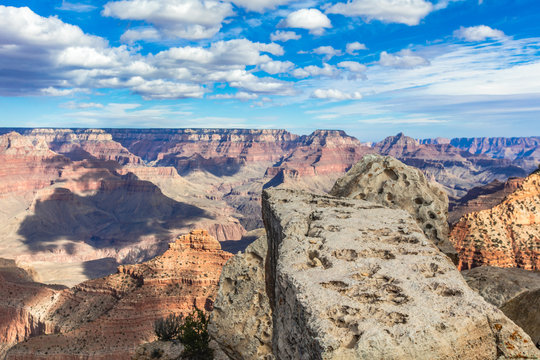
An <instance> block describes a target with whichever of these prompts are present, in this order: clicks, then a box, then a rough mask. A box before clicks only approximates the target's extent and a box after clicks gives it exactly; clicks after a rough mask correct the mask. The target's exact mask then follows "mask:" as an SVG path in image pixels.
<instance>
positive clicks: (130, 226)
mask: <svg viewBox="0 0 540 360" xmlns="http://www.w3.org/2000/svg"><path fill="white" fill-rule="evenodd" d="M0 134H1V135H0V160H2V162H3V166H2V167H1V168H0V231H1V232H0V233H1V234H2V235H1V236H0V251H1V254H2V257H3V258H5V259H4V260H2V261H0V281H1V282H2V290H1V291H2V293H3V296H4V299H3V302H2V303H1V304H0V316H1V318H2V319H3V320H2V321H0V325H2V326H3V327H0V358H1V355H2V353H6V352H7V350H8V349H9V348H11V347H12V346H13V345H14V344H16V343H20V344H19V345H16V346H15V347H14V348H12V349H11V350H10V352H9V358H10V359H29V358H31V357H30V355H29V354H32V353H36V354H40V356H42V357H44V358H47V357H55V356H56V358H61V359H72V358H76V355H75V354H77V353H83V354H86V355H85V356H92V358H103V359H105V358H108V357H110V356H115V357H118V358H122V356H126V357H125V358H129V357H127V356H128V355H126V354H129V356H131V355H133V354H134V351H135V348H134V346H136V345H137V344H140V343H144V342H147V341H152V340H153V339H154V337H153V334H152V328H151V324H152V322H153V321H154V320H155V319H156V318H157V317H162V316H165V315H167V313H170V312H174V313H186V312H188V311H189V310H191V309H193V307H194V306H195V305H197V306H198V307H206V308H208V309H210V308H212V305H211V304H212V302H213V299H214V298H215V295H216V292H217V279H218V278H219V273H220V271H221V267H222V266H223V265H224V264H225V262H226V261H227V259H228V258H229V257H231V256H232V255H231V254H229V253H227V252H223V251H222V250H220V249H221V248H223V249H230V250H231V251H234V252H236V251H238V250H243V249H244V248H245V247H246V246H247V245H248V244H249V243H251V242H253V240H255V239H257V238H261V236H262V235H261V232H260V230H256V229H260V228H262V227H264V225H265V222H266V223H267V224H266V225H268V222H269V221H270V220H268V219H267V220H264V221H263V217H262V216H261V212H262V210H263V208H262V204H263V203H264V202H265V201H266V202H268V199H267V200H265V199H263V197H262V194H263V190H265V191H271V190H272V189H278V190H280V191H281V190H282V191H294V192H293V193H290V194H296V191H309V192H310V193H311V194H312V195H310V196H322V197H323V198H316V199H318V200H316V201H317V202H320V201H322V202H325V201H326V200H324V196H327V195H326V194H327V193H328V192H329V191H330V190H331V189H332V187H333V186H334V184H335V183H336V180H338V179H339V178H340V177H342V176H343V175H344V174H345V172H347V171H349V170H351V169H352V168H353V166H355V164H357V163H359V162H360V161H362V159H363V158H364V157H365V156H366V155H370V156H378V155H377V154H380V155H382V156H392V157H395V158H396V159H398V160H400V161H401V162H402V163H403V164H404V165H403V164H402V165H403V166H402V165H399V166H397V165H396V166H394V167H392V171H393V172H394V174H405V173H406V174H407V176H411V177H412V178H414V179H416V180H415V182H416V181H417V180H418V181H420V180H419V179H424V180H422V181H423V182H422V184H423V185H422V187H421V189H420V190H415V189H409V186H408V185H406V182H405V181H408V180H407V178H401V177H400V176H397V178H396V179H393V177H392V176H391V174H390V172H388V171H387V172H384V171H383V170H381V171H379V170H380V169H379V170H376V169H375V168H373V169H372V176H373V175H376V176H373V178H370V179H364V180H361V181H362V182H363V184H364V186H370V187H371V188H373V189H372V190H373V195H374V196H373V197H370V198H369V199H363V198H360V197H358V196H360V195H359V192H358V191H356V190H355V191H351V192H348V193H345V192H343V191H344V190H343V189H341V192H342V193H338V190H335V193H334V190H332V191H333V195H339V196H347V197H351V198H353V200H355V199H360V200H370V201H374V202H377V203H380V204H382V205H384V206H388V207H391V208H394V209H403V208H407V210H408V212H409V213H410V214H411V215H412V218H413V219H414V220H416V225H414V228H415V229H416V228H418V227H419V229H420V230H421V231H422V233H423V234H424V235H422V236H425V239H428V240H426V241H430V242H434V243H436V244H437V245H438V246H439V248H440V249H441V250H442V251H443V252H444V253H446V254H447V255H449V256H450V257H451V258H452V259H453V260H454V261H456V263H458V265H459V268H460V269H468V268H474V267H476V266H480V265H493V266H503V267H505V266H512V267H523V268H525V269H529V270H535V269H538V242H539V240H538V239H539V238H538V236H537V232H536V230H535V229H536V224H537V219H536V217H535V215H534V216H533V215H531V214H535V213H536V210H535V208H536V203H537V199H538V190H539V189H538V186H537V183H538V181H537V179H536V177H537V174H533V175H529V174H530V173H531V171H533V170H534V169H536V167H537V160H538V159H540V156H539V154H538V151H537V149H538V141H537V140H538V139H537V138H520V139H514V138H513V139H510V140H508V139H507V140H505V141H502V140H500V139H499V140H493V141H491V140H489V139H488V140H485V139H484V140H474V141H454V140H448V141H446V140H445V139H432V140H415V139H413V138H410V137H407V136H405V135H404V134H398V135H396V136H390V137H388V138H386V139H384V140H382V141H381V142H378V143H362V142H360V141H359V140H358V139H356V138H354V137H352V136H349V135H347V134H346V133H345V132H343V131H340V130H317V131H315V132H313V133H312V134H309V135H302V136H299V135H295V134H292V133H289V132H287V131H285V130H248V129H0ZM474 144H476V145H474ZM480 144H483V145H482V146H481V145H480ZM505 147H508V148H509V149H510V150H508V151H504V148H505ZM385 166H386V165H385ZM392 166H393V165H392ZM404 166H406V167H407V168H408V167H411V166H412V167H416V168H418V169H419V170H420V171H418V170H414V171H415V172H410V171H412V170H406V168H405V167H404ZM364 170H365V169H364ZM416 171H418V173H416ZM361 172H363V170H362V171H361ZM383 173H385V174H387V178H385V179H384V181H383V182H382V183H381V182H380V181H379V182H377V181H375V182H372V181H374V180H375V178H377V179H380V176H382V175H381V174H383ZM388 174H390V175H388ZM366 176H367V175H366ZM388 176H389V177H388ZM531 179H534V180H531ZM396 180H397V181H396ZM433 181H436V182H438V183H439V184H440V187H436V188H433V189H431V190H428V188H429V186H428V183H430V182H433ZM355 182H356V184H358V182H360V180H354V181H353V182H352V183H351V184H352V185H354V183H355ZM381 184H386V185H384V186H388V184H393V185H392V187H393V188H392V190H391V191H386V190H384V191H383V192H382V193H380V192H377V189H378V188H379V187H381V186H382V185H381ZM347 186H348V185H347ZM415 191H416V192H415ZM520 191H521V192H520ZM419 193H422V194H423V196H424V197H423V200H425V202H422V204H418V203H415V200H416V199H417V198H418V196H419ZM284 194H285V193H284ZM291 196H292V195H291ZM295 196H296V195H295ZM302 196H303V195H302ZM302 196H300V198H302ZM366 197H367V196H366ZM313 199H315V198H313ZM302 201H304V200H302ZM302 201H300V202H302ZM313 201H315V200H313ZM505 202H506V203H505ZM448 203H450V213H449V214H448V217H449V218H448V219H449V222H450V224H451V225H454V224H455V225H454V226H453V229H452V232H450V236H449V237H448V235H447V234H448V225H447V224H446V215H447V214H446V209H447V205H448ZM336 204H337V203H336ZM501 204H506V205H501ZM338 205H339V204H337V205H336V206H338ZM424 205H425V206H424ZM302 206H303V205H302ZM332 206H333V205H332ZM339 206H341V205H339ZM422 206H424V207H425V209H420V208H422ZM428 208H429V209H428ZM370 209H371V208H369V209H367V208H366V210H370ZM373 209H379V208H378V207H375V208H373ZM426 209H427V210H426ZM498 209H499V210H498ZM500 209H502V210H500ZM518 209H521V210H518ZM424 210H425V211H424ZM428 210H429V211H428ZM514 210H515V211H514ZM340 211H341V210H340ZM359 211H360V210H359ZM374 211H375V210H374ZM377 211H378V210H377ZM396 211H397V210H396ZM430 211H431V212H430ZM482 211H484V212H489V213H490V215H488V216H487V217H486V218H485V219H484V217H485V216H484V215H482V214H483V213H482ZM266 213H267V214H268V209H267V210H266ZM431 213H433V214H435V216H436V219H433V218H431V217H430V216H431ZM511 213H513V214H514V215H509V214H511ZM478 214H480V215H478ZM332 216H333V215H332ZM392 216H394V215H392ZM396 216H397V215H396ZM399 216H402V215H399ZM439 216H440V219H439ZM477 219H484V220H482V221H478V220H477ZM486 219H487V220H486ZM500 219H505V220H504V221H507V222H504V224H503V225H501V226H502V228H501V229H499V230H500V231H503V230H504V231H506V233H505V234H506V235H505V236H507V238H505V239H502V238H501V239H502V240H501V239H499V238H497V239H496V240H497V241H495V240H493V239H492V238H490V236H491V235H492V234H486V230H483V228H482V226H485V225H486V224H494V223H499V222H501V220H500ZM488 220H489V221H488ZM407 221H408V220H407ZM409 225H410V224H409ZM410 227H411V228H412V227H413V225H410ZM493 228H494V229H495V227H493ZM503 228H504V229H503ZM194 229H204V230H200V231H199V230H197V231H194ZM433 229H435V230H433ZM471 229H472V230H471ZM497 229H498V228H497ZM531 229H532V230H531ZM252 230H255V231H252ZM325 231H326V230H325ZM415 231H416V230H415ZM500 231H499V232H500ZM189 233H191V235H185V234H189ZM473 233H476V234H480V235H479V236H480V237H478V236H476V235H472V234H473ZM531 234H532V237H530V235H531ZM521 235H524V236H525V235H527V236H529V237H528V238H527V239H529V240H526V241H523V240H520V239H521ZM475 236H476V237H475ZM497 236H498V235H497ZM477 237H478V239H480V240H481V242H482V245H481V246H482V248H480V247H479V246H477V245H478V244H477V243H478V239H477ZM210 239H211V240H210ZM214 239H215V240H214ZM490 239H491V240H490ZM216 240H217V241H216ZM448 240H450V241H452V243H453V245H454V246H455V247H456V249H457V250H458V251H457V255H458V256H459V260H458V259H457V257H455V258H454V255H452V253H451V252H450V251H449V250H450V249H449V247H448V246H447V245H448V244H449V243H448ZM499 240H501V241H499ZM218 241H219V242H221V245H222V247H220V244H219V242H218ZM267 241H269V240H268V239H267ZM423 241H424V240H423ZM499 242H501V243H503V244H506V245H505V246H499ZM170 244H172V245H170ZM175 244H176V245H175ZM254 244H255V243H254ZM510 244H512V245H510ZM256 245H257V244H255V245H252V246H251V247H250V248H248V249H247V250H246V254H251V255H250V256H251V258H249V259H247V260H242V259H237V260H235V261H236V262H237V267H236V270H234V271H232V272H229V273H228V274H229V275H228V276H229V278H235V277H237V276H239V275H238V273H240V274H241V276H243V279H246V274H248V273H247V272H246V271H245V270H242V269H243V268H242V267H243V266H247V265H246V264H248V265H250V266H251V267H252V268H253V269H255V268H257V267H258V268H259V270H260V267H261V266H263V263H264V261H263V260H261V259H263V258H264V257H265V256H266V255H264V256H263V255H262V254H263V253H266V252H267V250H266V248H265V247H264V246H262V245H261V244H259V245H257V246H256ZM443 245H444V246H443ZM254 246H256V247H254ZM451 247H452V246H450V248H451ZM501 248H502V249H503V250H504V251H501ZM338 250H339V249H338ZM338 250H336V251H338ZM341 250H343V249H341ZM451 250H453V249H451ZM507 250H508V251H507ZM268 251H274V252H275V251H276V249H271V248H270V249H269V250H268ZM355 251H356V252H358V251H360V250H359V249H355ZM381 251H382V250H381ZM381 251H379V252H377V253H381V254H383V252H381ZM422 251H424V250H422ZM430 251H431V250H430ZM433 251H434V252H433V254H432V255H434V256H435V254H436V252H437V251H438V250H433ZM454 253H455V251H454ZM310 254H311V253H310ZM313 254H315V253H313ZM426 254H427V253H426ZM344 256H346V255H344ZM389 256H390V255H389ZM430 256H431V255H430ZM235 258H236V257H235ZM308 258H309V260H308V262H309V263H310V264H312V265H313V266H315V267H317V266H320V264H319V262H320V263H321V264H322V266H323V267H324V263H325V262H324V259H323V258H321V257H320V256H318V255H317V256H315V255H314V256H311V255H309V256H308ZM207 262H208V263H209V266H208V267H205V265H204V264H206V263H207ZM203 265H204V266H203ZM299 266H300V265H299ZM437 266H442V265H440V264H439V265H437ZM444 266H446V265H444ZM198 267H200V269H198ZM190 269H191V270H190ZM198 271H199V272H198ZM235 271H236V273H235ZM242 274H243V275H242ZM250 274H251V275H250V276H253V277H257V278H258V279H259V281H260V279H261V277H262V276H263V275H262V274H261V273H260V272H259V273H250ZM141 279H142V280H141ZM356 280H358V279H356ZM356 280H354V281H353V280H351V281H352V282H351V284H352V283H354V284H356V283H355V281H356ZM141 281H142V283H141ZM235 281H237V280H235ZM374 281H375V280H374ZM377 281H378V280H377ZM452 281H453V280H452ZM235 284H237V283H236V282H235ZM354 284H353V285H354ZM235 286H236V285H235ZM328 286H329V287H331V286H330V285H328ZM336 286H338V287H339V286H340V285H336ZM354 286H356V285H354ZM354 286H353V287H354ZM456 286H457V285H456ZM462 286H465V285H463V284H461V283H460V285H459V286H458V287H460V289H461V287H462ZM325 289H326V288H325ZM336 289H337V288H336ZM334 290H335V289H334ZM338 290H339V289H338ZM190 291H191V293H189V292H190ZM239 291H240V288H239ZM325 291H326V290H325ZM347 291H348V290H347ZM351 291H352V290H351ZM434 291H435V290H434ZM441 291H442V290H441ZM460 291H464V290H460ZM186 292H187V294H186ZM338 292H339V291H338ZM343 292H346V291H345V290H344V291H343ZM343 292H342V293H343ZM465 292H466V291H465ZM263 293H266V290H265V287H264V286H262V287H261V286H259V287H257V291H256V292H255V293H254V294H259V295H261V296H262V294H263ZM188 294H189V295H188ZM254 294H251V295H250V296H247V297H246V299H251V300H250V301H252V302H259V303H261V304H265V305H263V311H262V312H261V311H258V312H257V311H255V312H254V314H257V315H256V318H257V319H263V318H264V319H266V320H265V321H269V320H268V318H265V317H264V316H268V314H269V313H271V311H267V310H270V308H272V307H273V306H275V304H274V303H272V302H271V301H270V302H266V303H265V302H264V301H263V300H261V297H260V296H259V295H257V296H256V298H257V299H255V295H254ZM467 294H468V293H467ZM379 295H380V294H379ZM379 295H377V296H379ZM383 295H384V294H383ZM381 296H382V295H381ZM385 296H386V295H385ZM468 296H469V295H467V299H469V297H468ZM143 298H148V299H149V302H148V304H146V303H145V302H144V301H143V302H142V303H141V302H140V301H142V300H141V299H143ZM270 300H271V299H270ZM430 301H431V300H430ZM474 301H477V300H474ZM70 307H71V308H70ZM216 309H217V311H216V314H219V312H220V311H221V309H227V307H226V306H225V305H224V304H221V305H219V304H218V307H217V308H216ZM385 309H386V308H385ZM229 310H230V309H229ZM227 311H228V310H227ZM385 311H386V310H385ZM265 314H266V315H265ZM216 316H217V315H216ZM340 316H341V317H340ZM349 316H350V314H348V315H347V314H342V315H339V316H338V317H336V319H338V318H339V319H341V318H342V317H345V318H348V317H349ZM497 316H499V315H497ZM131 318H133V319H135V320H134V327H133V329H128V328H126V326H125V325H124V324H125V323H126V322H128V321H131V320H130V319H131ZM336 321H337V320H336ZM501 321H502V320H501ZM504 321H506V320H504ZM149 324H150V325H149ZM228 326H236V325H235V324H234V323H233V324H231V323H229V324H228ZM239 326H243V327H244V328H245V329H248V330H249V331H256V332H257V331H258V335H257V336H258V339H261V341H262V342H260V343H258V344H255V345H253V346H252V345H250V344H248V345H249V346H252V347H251V348H250V349H251V350H250V351H251V352H252V353H253V354H260V353H261V352H265V351H268V348H271V347H272V345H271V344H270V340H268V331H270V332H271V330H268V328H265V327H264V326H263V325H261V324H260V323H246V324H241V325H239ZM505 326H506V325H505ZM222 327H223V326H222ZM338 327H339V326H338ZM97 329H103V331H98V330H97ZM120 331H122V332H123V333H119V332H120ZM343 331H344V330H338V331H337V333H341V332H343ZM497 331H498V330H497ZM337 333H336V334H337ZM111 334H114V336H115V337H118V339H119V340H118V343H114V344H112V343H110V337H111ZM349 335H350V334H349ZM349 335H347V336H349ZM358 335H359V334H356V333H354V334H352V335H350V336H349V337H350V340H351V342H350V343H351V344H352V342H353V340H354V339H356V336H358ZM351 336H352V337H351ZM482 336H483V335H482ZM520 336H521V335H520ZM27 339H28V341H25V342H23V343H21V341H23V340H27ZM74 341H75V342H77V343H78V344H79V345H78V347H77V348H75V347H70V346H71V345H69V344H72V343H73V342H74ZM235 341H237V343H238V344H243V345H242V346H248V345H246V344H247V343H246V340H242V339H241V338H237V339H236V340H235ZM332 341H334V340H332ZM99 344H102V345H103V348H106V349H108V350H107V351H106V352H103V351H101V352H100V350H99V349H98V348H99V346H100V345H99ZM104 344H106V346H105V345H104ZM345 345H346V344H345ZM238 346H239V345H238ZM340 346H341V345H340ZM345 348H347V346H345ZM227 349H228V350H227V351H226V352H227V353H228V354H229V353H232V354H234V353H235V351H236V350H234V348H233V347H232V346H230V347H229V348H227ZM344 351H345V350H344ZM347 351H348V350H346V351H345V352H347ZM233 358H234V357H233Z"/></svg>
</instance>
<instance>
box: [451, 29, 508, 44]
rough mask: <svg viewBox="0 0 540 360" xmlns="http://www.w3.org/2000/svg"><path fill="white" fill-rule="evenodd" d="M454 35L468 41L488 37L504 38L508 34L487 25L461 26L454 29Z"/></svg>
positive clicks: (481, 39)
mask: <svg viewBox="0 0 540 360" xmlns="http://www.w3.org/2000/svg"><path fill="white" fill-rule="evenodd" d="M454 36H455V37H457V38H459V39H463V40H466V41H484V40H486V39H504V38H506V36H505V35H504V33H503V32H502V31H500V30H496V29H492V28H490V27H489V26H486V25H478V26H471V27H463V26H462V27H460V28H459V29H458V30H456V31H454Z"/></svg>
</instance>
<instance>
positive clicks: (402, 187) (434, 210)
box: [330, 155, 457, 262]
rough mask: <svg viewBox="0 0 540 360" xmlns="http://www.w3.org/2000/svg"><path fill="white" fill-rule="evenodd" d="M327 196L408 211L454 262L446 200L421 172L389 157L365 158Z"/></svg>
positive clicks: (375, 156)
mask: <svg viewBox="0 0 540 360" xmlns="http://www.w3.org/2000/svg"><path fill="white" fill-rule="evenodd" d="M330 195H333V196H339V197H348V198H351V199H361V200H367V201H371V202H375V203H378V204H382V205H384V206H386V207H389V208H392V209H403V210H405V211H407V212H408V213H409V214H411V216H412V217H413V218H414V219H415V220H416V222H417V223H418V226H420V228H421V229H422V230H423V231H424V234H425V235H426V236H427V237H428V239H430V240H431V241H433V242H434V243H435V244H436V245H437V246H438V247H439V248H440V249H441V250H442V251H443V252H444V253H445V254H447V255H448V256H450V257H451V258H452V259H453V260H454V261H456V262H457V254H456V251H455V250H454V248H453V246H452V244H451V243H450V242H449V241H448V222H447V216H448V197H447V196H446V193H445V192H444V190H443V189H442V188H441V187H440V186H439V185H438V184H437V183H434V182H428V181H427V179H426V177H425V176H424V174H423V173H422V172H421V171H420V170H418V169H416V168H413V167H411V166H407V165H405V164H403V163H402V162H400V161H399V160H396V159H394V158H392V157H390V156H380V155H367V156H365V157H364V158H363V159H362V161H360V162H358V163H357V164H355V165H354V166H353V167H352V168H351V169H350V170H349V171H348V172H347V173H346V174H345V175H344V176H343V177H341V178H339V179H338V180H337V181H336V183H335V185H334V187H333V188H332V190H331V191H330Z"/></svg>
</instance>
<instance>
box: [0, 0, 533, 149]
mask: <svg viewBox="0 0 540 360" xmlns="http://www.w3.org/2000/svg"><path fill="white" fill-rule="evenodd" d="M1 4H2V5H0V19H1V22H0V24H1V25H0V109H1V112H0V125H1V126H8V127H16V126H29V127H37V126H40V127H235V128H238V127H239V128H285V129H288V130H290V131H292V132H295V133H300V134H303V133H309V132H311V131H312V130H314V129H317V128H326V129H343V130H345V131H347V132H348V133H349V134H351V135H354V136H356V137H358V138H359V139H361V140H364V141H374V140H379V139H382V138H384V137H385V136H388V135H393V134H395V133H397V132H400V131H403V132H405V133H406V134H407V135H410V136H414V137H417V138H424V137H437V136H442V137H462V136H467V137H468V136H533V135H540V131H539V130H540V119H539V115H540V2H539V1H537V0H340V1H332V2H330V1H317V0H305V1H302V0H301V1H289V0H219V1H218V0H215V1H205V0H123V1H82V0H80V1H76V0H73V1H61V0H54V1H42V0H36V1H22V0H3V1H2V2H1Z"/></svg>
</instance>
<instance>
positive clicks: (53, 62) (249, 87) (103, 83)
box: [0, 6, 293, 99]
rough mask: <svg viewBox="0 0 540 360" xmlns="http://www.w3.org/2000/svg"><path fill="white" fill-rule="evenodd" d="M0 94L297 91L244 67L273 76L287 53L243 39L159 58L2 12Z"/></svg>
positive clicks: (14, 11) (56, 23)
mask: <svg viewBox="0 0 540 360" xmlns="http://www.w3.org/2000/svg"><path fill="white" fill-rule="evenodd" d="M0 18H2V19H4V24H5V25H6V26H3V27H1V28H0V58H1V59H2V66H3V69H4V71H2V72H0V95H4V96H5V95H8V96H13V95H30V94H33V95H48V96H66V95H70V94H73V93H74V92H81V91H89V90H90V89H100V88H110V89H128V90H131V91H132V92H133V93H135V94H139V95H141V96H142V97H144V98H145V99H179V98H188V97H189V98H200V97H203V96H204V94H205V93H207V92H209V89H211V88H212V86H213V85H214V84H215V83H228V84H229V86H231V87H234V88H237V89H239V90H240V91H245V92H251V93H258V92H261V93H264V94H273V95H274V94H276V95H287V94H291V93H292V92H293V90H292V85H291V84H290V83H288V82H284V81H280V80H277V79H273V78H270V77H262V78H261V77H258V76H255V75H254V74H252V73H251V72H250V71H248V70H247V69H246V67H247V66H261V65H263V64H268V65H264V68H265V69H266V70H267V71H269V72H270V73H272V72H275V71H282V70H284V69H287V71H288V70H290V69H291V68H292V65H291V63H288V62H277V61H275V60H274V59H273V58H272V57H273V56H281V55H283V53H284V50H283V48H282V47H281V46H280V45H278V44H276V43H267V44H266V43H257V42H251V41H249V40H246V39H233V40H229V41H217V42H214V43H211V44H209V45H207V46H186V47H173V48H170V49H168V50H165V51H161V52H159V53H157V54H155V55H153V54H148V55H142V54H140V53H138V52H137V48H129V47H127V46H124V45H123V46H119V47H111V46H110V45H109V44H108V42H107V41H105V40H104V39H102V38H100V37H97V36H91V35H87V34H85V33H84V32H83V31H82V30H81V29H80V28H79V27H77V26H73V25H69V24H66V23H64V22H62V21H61V20H60V19H58V18H56V17H49V18H45V17H41V16H39V15H37V14H35V13H34V12H32V11H31V10H30V9H28V8H14V7H6V6H0Z"/></svg>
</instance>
